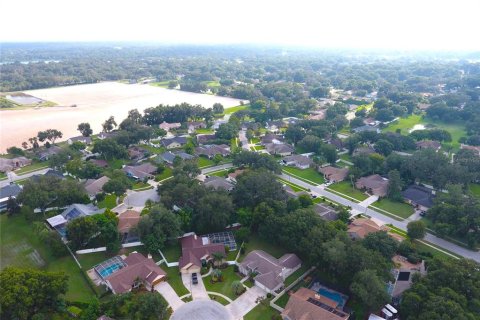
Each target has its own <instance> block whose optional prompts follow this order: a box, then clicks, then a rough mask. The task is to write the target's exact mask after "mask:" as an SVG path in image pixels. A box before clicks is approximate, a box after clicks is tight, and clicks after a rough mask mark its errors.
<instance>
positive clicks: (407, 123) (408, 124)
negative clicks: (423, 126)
mask: <svg viewBox="0 0 480 320" xmlns="http://www.w3.org/2000/svg"><path fill="white" fill-rule="evenodd" d="M420 123H423V122H422V116H421V115H418V114H412V115H410V116H408V117H407V118H401V119H399V120H397V121H396V122H394V123H391V124H390V125H389V126H388V127H386V128H385V129H383V131H387V132H396V131H397V129H400V130H401V131H400V132H401V133H402V134H409V132H408V131H409V130H410V129H412V128H413V126H415V125H416V124H420Z"/></svg>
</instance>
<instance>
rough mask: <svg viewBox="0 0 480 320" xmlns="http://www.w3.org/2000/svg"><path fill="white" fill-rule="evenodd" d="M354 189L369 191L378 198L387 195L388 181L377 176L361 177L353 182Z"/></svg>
mask: <svg viewBox="0 0 480 320" xmlns="http://www.w3.org/2000/svg"><path fill="white" fill-rule="evenodd" d="M355 187H357V188H358V189H364V188H365V189H367V190H371V191H372V193H374V194H375V195H378V196H384V195H386V194H387V189H388V179H385V178H382V176H380V175H378V174H372V175H370V176H368V177H362V178H360V179H358V180H357V182H355Z"/></svg>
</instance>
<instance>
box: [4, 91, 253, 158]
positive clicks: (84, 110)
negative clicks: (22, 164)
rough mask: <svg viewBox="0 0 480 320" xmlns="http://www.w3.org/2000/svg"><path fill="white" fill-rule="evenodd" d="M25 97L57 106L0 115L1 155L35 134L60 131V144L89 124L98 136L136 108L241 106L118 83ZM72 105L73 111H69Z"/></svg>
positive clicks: (227, 100) (228, 100)
mask: <svg viewBox="0 0 480 320" xmlns="http://www.w3.org/2000/svg"><path fill="white" fill-rule="evenodd" d="M24 93H25V94H28V95H31V96H33V97H37V98H39V99H42V100H47V101H51V102H55V103H56V104H57V105H58V106H56V107H46V108H36V109H34V108H31V109H24V110H2V111H0V152H5V151H6V149H7V148H8V147H11V146H18V147H21V144H22V142H23V141H27V140H28V138H30V137H33V136H36V135H37V133H38V131H41V130H45V129H50V128H51V129H57V130H60V131H61V132H62V133H63V139H62V140H67V139H68V138H70V137H74V136H78V135H80V133H79V132H78V131H77V126H78V124H79V123H81V122H88V123H90V125H91V127H92V129H93V132H94V133H98V132H100V131H101V130H102V123H103V122H104V121H105V120H106V119H107V118H109V117H110V116H114V117H115V120H116V121H117V123H120V122H121V121H122V120H123V119H125V118H126V117H127V114H128V111H129V110H131V109H135V108H136V109H138V110H139V111H140V112H143V111H144V110H145V109H147V108H150V107H154V106H157V105H159V104H165V105H173V104H179V103H182V102H186V103H190V104H200V105H202V106H203V107H205V108H210V107H212V106H213V104H214V103H217V102H218V103H221V104H222V105H223V106H224V108H225V109H227V108H231V107H234V106H238V105H240V101H241V100H239V99H234V98H228V97H219V96H214V95H208V94H201V93H193V92H186V91H179V90H169V89H164V88H159V87H155V86H150V85H141V84H124V83H119V82H102V83H95V84H85V85H76V86H68V87H58V88H48V89H38V90H30V91H24ZM247 102H248V101H245V103H247ZM72 105H76V107H71V106H72Z"/></svg>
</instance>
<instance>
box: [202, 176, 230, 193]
mask: <svg viewBox="0 0 480 320" xmlns="http://www.w3.org/2000/svg"><path fill="white" fill-rule="evenodd" d="M203 185H204V186H205V187H209V188H213V189H215V190H225V191H232V190H233V188H235V185H234V184H233V183H232V182H230V181H229V180H227V179H224V178H221V177H217V176H211V177H208V178H206V179H205V181H203Z"/></svg>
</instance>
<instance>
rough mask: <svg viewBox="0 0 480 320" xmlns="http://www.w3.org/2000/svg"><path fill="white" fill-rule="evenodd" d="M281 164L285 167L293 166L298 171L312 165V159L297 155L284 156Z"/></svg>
mask: <svg viewBox="0 0 480 320" xmlns="http://www.w3.org/2000/svg"><path fill="white" fill-rule="evenodd" d="M282 162H283V163H284V164H285V165H287V166H294V167H297V168H299V169H308V168H309V167H310V166H311V165H312V164H313V160H312V159H310V158H309V157H306V156H302V155H298V154H295V155H291V156H286V157H285V158H283V159H282Z"/></svg>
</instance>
